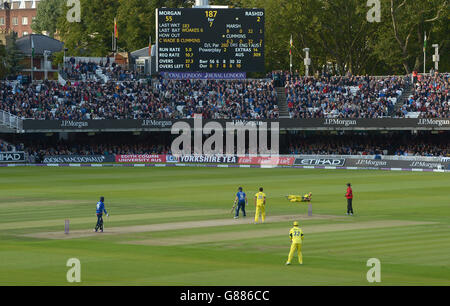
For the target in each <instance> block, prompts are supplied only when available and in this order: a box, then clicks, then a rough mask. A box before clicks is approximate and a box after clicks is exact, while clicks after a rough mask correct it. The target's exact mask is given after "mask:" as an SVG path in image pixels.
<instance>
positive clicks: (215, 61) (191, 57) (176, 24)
mask: <svg viewBox="0 0 450 306" xmlns="http://www.w3.org/2000/svg"><path fill="white" fill-rule="evenodd" d="M156 16H157V18H156V37H157V40H156V44H157V45H156V48H157V54H156V60H157V68H158V71H160V72H252V71H258V72H261V71H264V22H265V12H264V10H263V9H200V8H194V9H189V8H186V9H183V8H181V9H177V8H175V9H171V8H161V9H157V10H156Z"/></svg>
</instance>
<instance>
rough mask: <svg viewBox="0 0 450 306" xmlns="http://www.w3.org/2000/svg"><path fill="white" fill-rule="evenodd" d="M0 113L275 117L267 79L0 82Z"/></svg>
mask: <svg viewBox="0 0 450 306" xmlns="http://www.w3.org/2000/svg"><path fill="white" fill-rule="evenodd" d="M0 99H1V101H2V103H0V109H2V110H5V111H7V112H9V113H12V114H13V115H16V116H18V117H20V118H24V119H38V120H90V119H91V120H93V119H183V118H192V117H193V116H194V115H195V114H202V116H203V118H206V119H276V118H278V108H277V107H278V105H277V99H276V93H275V90H274V87H273V86H272V83H271V81H257V80H253V81H251V80H247V81H206V82H203V81H192V82H191V81H170V80H166V79H163V78H160V79H158V80H157V81H156V82H154V83H153V84H148V83H142V82H132V81H125V82H108V83H106V84H103V83H101V82H95V81H87V82H83V81H79V82H78V81H75V82H73V83H72V84H66V85H62V84H59V83H58V82H54V81H46V82H44V83H42V84H30V85H24V86H23V87H22V88H17V87H13V86H12V85H10V84H8V83H5V82H2V83H0Z"/></svg>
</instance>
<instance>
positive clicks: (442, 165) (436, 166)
mask: <svg viewBox="0 0 450 306" xmlns="http://www.w3.org/2000/svg"><path fill="white" fill-rule="evenodd" d="M345 166H346V167H356V168H368V169H387V168H399V169H430V170H447V169H449V167H450V162H428V161H412V160H410V161H408V160H382V159H362V158H361V159H357V158H347V159H346V163H345Z"/></svg>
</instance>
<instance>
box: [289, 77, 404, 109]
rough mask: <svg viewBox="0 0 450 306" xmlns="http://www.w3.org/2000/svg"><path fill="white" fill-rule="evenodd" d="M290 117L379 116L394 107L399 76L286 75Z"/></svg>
mask: <svg viewBox="0 0 450 306" xmlns="http://www.w3.org/2000/svg"><path fill="white" fill-rule="evenodd" d="M286 79H287V80H286V83H285V84H286V85H285V87H286V95H287V103H288V109H289V113H290V117H291V118H383V117H389V116H390V114H391V113H392V112H393V111H394V105H395V102H396V101H397V99H398V98H399V97H400V96H401V95H402V92H403V90H404V87H405V79H404V78H403V77H395V76H394V77H369V76H361V77H358V76H327V75H324V76H319V77H295V76H289V77H287V78H286Z"/></svg>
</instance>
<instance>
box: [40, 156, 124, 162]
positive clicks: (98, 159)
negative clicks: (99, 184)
mask: <svg viewBox="0 0 450 306" xmlns="http://www.w3.org/2000/svg"><path fill="white" fill-rule="evenodd" d="M115 161H116V158H115V156H114V155H108V156H105V155H55V156H45V157H44V160H43V161H42V162H43V163H44V164H72V163H74V164H78V163H87V164H90V163H109V162H115Z"/></svg>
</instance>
